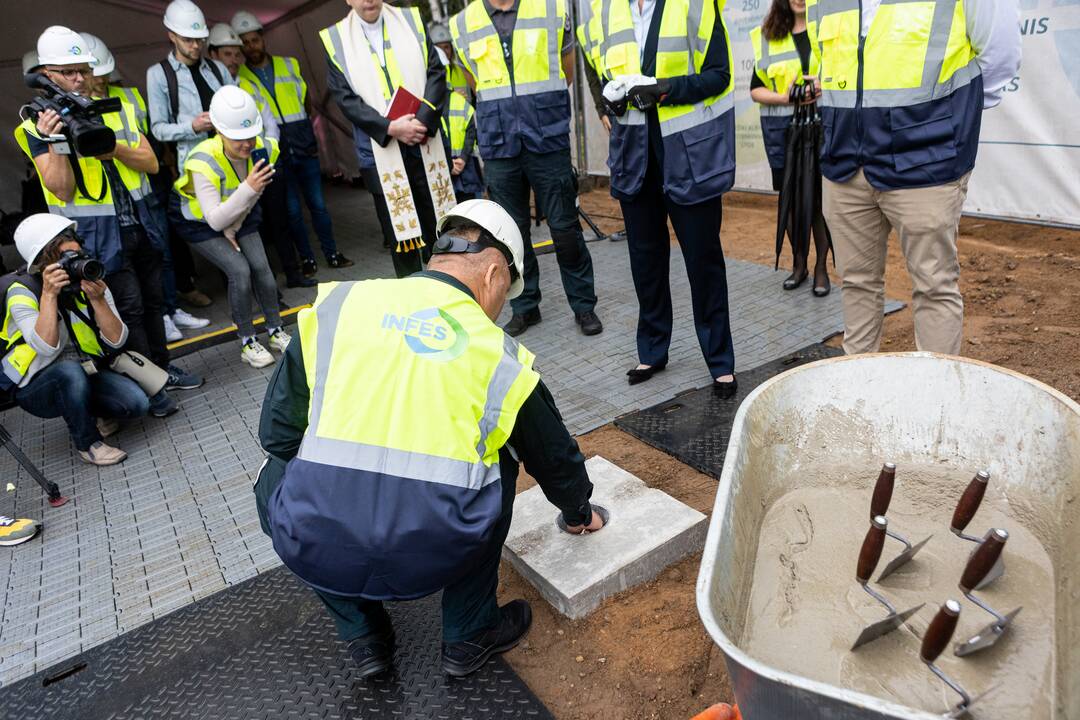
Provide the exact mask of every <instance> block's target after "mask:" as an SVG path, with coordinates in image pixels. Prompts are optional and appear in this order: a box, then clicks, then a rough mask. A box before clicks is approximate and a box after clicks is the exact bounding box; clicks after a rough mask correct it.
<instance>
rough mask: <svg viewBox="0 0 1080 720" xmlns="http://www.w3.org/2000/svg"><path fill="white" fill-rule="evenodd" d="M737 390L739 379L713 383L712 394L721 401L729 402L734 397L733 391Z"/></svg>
mask: <svg viewBox="0 0 1080 720" xmlns="http://www.w3.org/2000/svg"><path fill="white" fill-rule="evenodd" d="M738 389H739V379H738V378H734V379H732V381H731V382H716V381H715V380H714V381H713V384H712V393H713V395H715V396H716V397H718V398H720V399H721V400H730V399H731V398H733V397H735V391H737V390H738Z"/></svg>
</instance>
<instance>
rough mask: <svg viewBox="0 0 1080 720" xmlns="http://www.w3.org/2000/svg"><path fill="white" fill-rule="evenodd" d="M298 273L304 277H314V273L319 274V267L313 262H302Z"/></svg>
mask: <svg viewBox="0 0 1080 720" xmlns="http://www.w3.org/2000/svg"><path fill="white" fill-rule="evenodd" d="M300 272H301V273H302V274H303V276H304V277H315V273H317V272H319V266H318V265H316V264H315V261H314V260H304V261H303V262H302V263H300Z"/></svg>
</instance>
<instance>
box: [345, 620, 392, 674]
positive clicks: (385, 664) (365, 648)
mask: <svg viewBox="0 0 1080 720" xmlns="http://www.w3.org/2000/svg"><path fill="white" fill-rule="evenodd" d="M349 654H350V655H352V659H353V662H354V663H356V670H357V672H358V673H359V675H360V677H362V678H366V677H374V676H375V675H380V674H382V673H384V672H386V671H387V670H389V669H390V667H391V666H392V665H393V664H394V631H393V630H390V631H389V632H386V633H373V634H371V635H364V636H362V637H358V638H355V639H353V640H350V641H349Z"/></svg>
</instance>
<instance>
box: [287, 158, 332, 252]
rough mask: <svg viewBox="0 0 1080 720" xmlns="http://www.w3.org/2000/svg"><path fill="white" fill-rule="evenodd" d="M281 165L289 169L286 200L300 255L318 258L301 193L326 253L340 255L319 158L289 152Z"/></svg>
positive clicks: (290, 226) (294, 239)
mask: <svg viewBox="0 0 1080 720" xmlns="http://www.w3.org/2000/svg"><path fill="white" fill-rule="evenodd" d="M278 164H279V165H281V166H283V169H284V171H285V180H286V182H287V184H288V185H287V191H286V194H285V203H286V207H287V208H288V211H289V230H290V231H291V232H292V236H293V242H295V243H296V250H297V252H299V253H300V257H302V258H303V259H305V260H314V259H315V253H314V252H312V250H311V243H309V242H308V234H307V228H306V227H305V226H304V210H303V208H302V207H301V206H300V196H301V195H303V197H304V202H305V203H307V206H308V211H309V212H310V213H311V224H312V225H313V226H314V228H315V235H316V236H317V237H318V238H319V245H321V246H322V251H323V255H325V256H326V257H330V256H331V255H335V254H337V244H336V243H335V242H334V232H333V228H332V227H331V225H330V213H329V212H328V211H327V209H326V201H325V200H324V199H323V191H322V171H321V170H320V169H319V158H318V157H316V156H311V155H296V154H293V153H286V154H285V155H282V157H281V159H280V160H279V161H278Z"/></svg>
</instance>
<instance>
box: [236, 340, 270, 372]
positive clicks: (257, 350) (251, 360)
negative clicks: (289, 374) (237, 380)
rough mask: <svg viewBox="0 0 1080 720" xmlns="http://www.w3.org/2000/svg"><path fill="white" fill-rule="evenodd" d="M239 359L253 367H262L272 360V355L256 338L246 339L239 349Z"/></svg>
mask: <svg viewBox="0 0 1080 720" xmlns="http://www.w3.org/2000/svg"><path fill="white" fill-rule="evenodd" d="M240 359H241V360H243V361H244V362H246V363H247V364H248V365H250V366H251V367H253V368H263V367H266V366H267V365H271V364H273V362H274V356H273V355H271V354H270V351H269V350H267V349H266V348H264V347H263V346H262V345H260V344H259V342H258V341H257V340H254V339H252V340H248V341H247V342H246V343H244V347H243V349H241V350H240Z"/></svg>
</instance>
